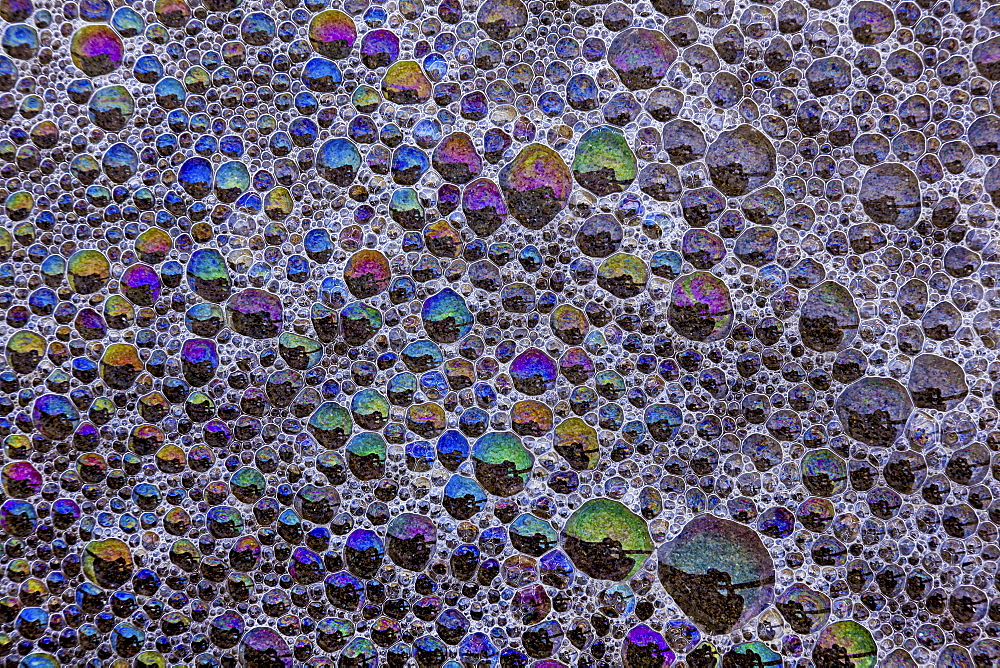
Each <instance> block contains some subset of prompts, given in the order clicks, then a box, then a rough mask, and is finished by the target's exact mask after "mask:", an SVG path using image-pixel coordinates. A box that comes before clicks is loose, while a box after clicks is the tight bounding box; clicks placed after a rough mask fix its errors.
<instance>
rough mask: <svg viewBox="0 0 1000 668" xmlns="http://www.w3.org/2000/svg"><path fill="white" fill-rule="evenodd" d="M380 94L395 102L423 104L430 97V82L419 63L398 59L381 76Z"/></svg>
mask: <svg viewBox="0 0 1000 668" xmlns="http://www.w3.org/2000/svg"><path fill="white" fill-rule="evenodd" d="M382 95H384V96H385V99H387V100H389V101H390V102H394V103H395V104H423V103H424V102H426V101H427V100H429V99H430V98H431V82H430V81H429V80H428V79H427V75H425V74H424V71H423V69H421V67H420V63H418V62H416V61H415V60H400V61H397V62H395V63H393V64H392V65H390V66H389V69H387V70H386V72H385V76H383V77H382Z"/></svg>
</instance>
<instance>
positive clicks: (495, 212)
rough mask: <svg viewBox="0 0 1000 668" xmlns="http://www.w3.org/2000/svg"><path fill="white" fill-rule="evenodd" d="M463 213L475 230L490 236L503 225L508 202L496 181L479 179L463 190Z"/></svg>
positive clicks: (479, 233) (482, 234)
mask: <svg viewBox="0 0 1000 668" xmlns="http://www.w3.org/2000/svg"><path fill="white" fill-rule="evenodd" d="M462 213H464V214H465V218H466V220H467V221H468V223H469V227H470V228H472V231H473V232H475V233H476V234H477V235H479V236H481V237H488V236H490V235H491V234H493V233H494V232H496V230H497V229H498V228H499V227H500V226H501V225H503V222H504V219H505V218H506V217H507V203H506V201H505V200H504V198H503V195H502V194H501V192H500V188H499V187H498V186H497V184H496V183H494V182H493V181H491V180H490V179H477V180H475V181H473V182H472V183H470V184H469V185H467V186H466V187H465V189H464V190H463V191H462Z"/></svg>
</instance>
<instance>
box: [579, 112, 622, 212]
mask: <svg viewBox="0 0 1000 668" xmlns="http://www.w3.org/2000/svg"><path fill="white" fill-rule="evenodd" d="M573 177H574V178H575V179H576V182H577V183H579V184H580V185H581V186H583V187H584V188H586V189H587V190H589V191H590V192H592V193H594V194H595V195H598V196H603V195H610V194H612V193H617V192H622V191H623V190H625V189H626V188H628V186H629V185H631V183H632V181H634V180H635V177H636V162H635V155H634V154H633V153H632V149H631V148H630V147H629V145H628V141H627V140H626V139H625V134H624V133H623V132H622V131H621V130H618V129H617V128H610V127H597V128H594V129H593V130H589V131H588V132H587V133H586V134H584V135H583V137H581V138H580V143H579V144H577V147H576V153H575V155H574V157H573Z"/></svg>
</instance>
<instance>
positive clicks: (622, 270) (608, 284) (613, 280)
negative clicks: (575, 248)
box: [597, 253, 649, 299]
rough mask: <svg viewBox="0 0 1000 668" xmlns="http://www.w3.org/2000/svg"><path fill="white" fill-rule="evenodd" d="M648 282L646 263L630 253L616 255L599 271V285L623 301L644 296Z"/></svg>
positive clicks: (607, 260)
mask: <svg viewBox="0 0 1000 668" xmlns="http://www.w3.org/2000/svg"><path fill="white" fill-rule="evenodd" d="M648 281H649V270H648V269H647V268H646V263H645V262H643V261H642V259H641V258H639V257H638V256H636V255H632V254H630V253H615V254H614V255H612V256H610V257H608V258H607V259H605V260H604V261H603V262H602V263H601V266H600V267H599V268H598V270H597V284H598V285H600V286H601V287H602V288H604V289H605V290H607V291H608V292H610V293H611V294H613V295H614V296H615V297H620V298H622V299H628V298H629V297H635V296H637V295H640V294H642V292H643V291H645V289H646V283H647V282H648Z"/></svg>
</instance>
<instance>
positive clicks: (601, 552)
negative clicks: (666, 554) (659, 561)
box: [561, 499, 653, 581]
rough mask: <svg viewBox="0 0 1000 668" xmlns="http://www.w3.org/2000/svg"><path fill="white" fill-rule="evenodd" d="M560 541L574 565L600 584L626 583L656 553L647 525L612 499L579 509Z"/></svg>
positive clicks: (568, 522)
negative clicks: (611, 581) (608, 581)
mask: <svg viewBox="0 0 1000 668" xmlns="http://www.w3.org/2000/svg"><path fill="white" fill-rule="evenodd" d="M561 538H562V541H563V549H564V550H565V551H566V554H568V555H569V558H570V559H572V561H573V564H574V565H575V566H576V567H577V568H578V569H580V570H581V571H583V572H584V573H586V574H587V575H589V576H590V577H592V578H595V579H598V580H618V581H620V580H626V579H628V578H629V577H632V576H633V575H635V574H636V573H637V572H638V571H639V570H640V569H641V568H642V565H643V563H644V562H645V561H646V558H647V557H648V556H649V555H650V554H652V553H653V541H652V538H651V537H650V535H649V529H648V528H647V527H646V523H645V522H644V521H643V520H642V518H641V517H639V516H638V515H636V514H634V513H632V512H631V511H629V510H628V508H626V507H625V506H624V505H622V504H621V503H619V502H617V501H612V500H610V499H591V500H589V501H587V502H586V503H584V504H583V505H582V506H580V508H579V509H577V510H576V511H575V512H574V513H573V514H572V515H570V517H569V519H568V520H566V524H565V526H564V527H563V530H562V535H561Z"/></svg>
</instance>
